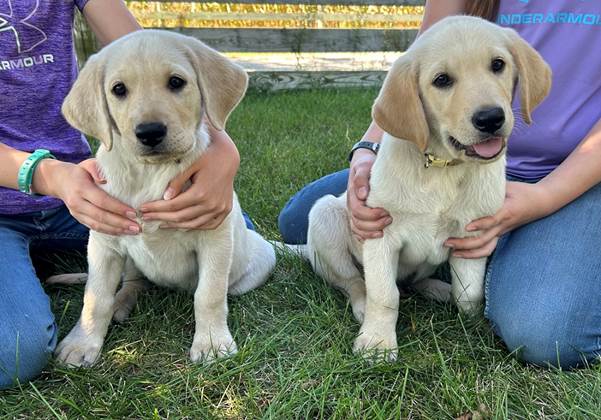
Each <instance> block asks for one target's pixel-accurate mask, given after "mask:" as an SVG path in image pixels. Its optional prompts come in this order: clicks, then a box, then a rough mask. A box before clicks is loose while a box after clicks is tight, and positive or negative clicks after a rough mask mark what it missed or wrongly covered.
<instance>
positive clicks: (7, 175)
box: [0, 143, 31, 190]
mask: <svg viewBox="0 0 601 420" xmlns="http://www.w3.org/2000/svg"><path fill="white" fill-rule="evenodd" d="M30 154H31V153H27V152H22V151H20V150H17V149H13V148H12V147H9V146H7V145H5V144H2V143H0V185H1V186H3V187H6V188H12V189H14V190H16V189H18V188H19V186H18V182H17V177H18V174H19V168H20V167H21V165H22V164H23V162H25V159H27V158H28V157H29V155H30Z"/></svg>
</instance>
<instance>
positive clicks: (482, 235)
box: [445, 182, 550, 258]
mask: <svg viewBox="0 0 601 420" xmlns="http://www.w3.org/2000/svg"><path fill="white" fill-rule="evenodd" d="M549 208H550V206H549V200H548V197H547V193H546V191H545V190H544V189H543V188H542V187H541V186H540V185H537V184H528V183H525V182H508V183H507V190H506V194H505V202H504V203H503V207H501V209H500V210H499V211H498V212H497V213H496V214H494V215H493V216H487V217H482V218H480V219H476V220H474V221H472V222H471V223H469V224H468V225H467V226H466V229H465V230H466V231H468V232H477V231H478V232H479V234H478V235H477V236H474V237H469V238H449V239H448V240H447V241H446V242H445V246H447V247H450V248H452V249H453V256H454V257H459V258H482V257H488V256H489V255H491V254H492V253H493V251H494V250H495V247H496V246H497V241H498V239H499V237H501V236H502V235H503V234H505V233H507V232H509V231H511V230H513V229H516V228H518V227H520V226H522V225H525V224H527V223H530V222H532V221H534V220H537V219H540V218H542V217H545V216H547V215H548V214H549V213H550V211H549Z"/></svg>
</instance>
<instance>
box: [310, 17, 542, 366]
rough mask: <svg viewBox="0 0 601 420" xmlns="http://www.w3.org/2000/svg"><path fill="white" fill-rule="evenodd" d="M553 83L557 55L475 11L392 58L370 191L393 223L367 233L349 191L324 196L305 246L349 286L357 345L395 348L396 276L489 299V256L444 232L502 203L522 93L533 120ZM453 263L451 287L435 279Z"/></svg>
mask: <svg viewBox="0 0 601 420" xmlns="http://www.w3.org/2000/svg"><path fill="white" fill-rule="evenodd" d="M550 83H551V72H550V69H549V67H548V66H547V64H546V63H545V62H544V60H543V59H542V57H541V56H540V55H539V54H538V53H537V52H536V51H535V50H534V49H533V48H532V47H530V46H529V45H528V44H527V43H526V42H525V41H524V40H522V39H521V38H520V37H519V36H518V35H517V34H516V33H515V32H514V31H513V30H511V29H503V28H501V27H499V26H497V25H494V24H492V23H490V22H487V21H484V20H482V19H479V18H475V17H467V16H456V17H450V18H446V19H444V20H442V21H440V22H439V23H437V24H435V25H433V26H432V27H431V28H430V29H428V30H427V31H426V32H425V33H424V34H423V35H422V36H420V37H419V38H418V39H417V40H416V41H415V43H414V44H413V45H412V46H411V48H410V49H409V50H408V51H407V52H406V53H405V54H404V55H403V56H401V57H400V58H399V59H398V60H397V61H396V62H395V63H394V65H393V67H392V69H391V70H390V71H389V72H388V75H387V76H386V80H385V81H384V85H383V86H382V89H381V91H380V94H379V96H378V98H377V99H376V101H375V104H374V107H373V111H372V116H373V119H374V120H375V122H376V123H377V124H378V125H379V126H380V127H381V128H382V129H383V130H384V131H385V135H384V137H383V139H382V147H381V149H380V151H379V153H378V157H377V159H376V162H375V163H374V166H373V168H372V172H371V179H370V194H369V197H368V199H367V204H368V206H370V207H374V208H376V207H380V208H384V209H386V210H387V211H388V212H389V213H390V215H391V216H392V218H393V222H392V223H391V224H390V225H389V226H388V227H386V229H385V230H384V236H383V237H382V238H379V239H369V240H366V241H365V242H359V241H358V240H357V239H356V238H355V237H354V236H353V235H352V234H351V228H350V221H349V218H350V215H349V212H348V210H347V206H346V194H344V195H342V196H341V197H334V196H331V195H330V196H325V197H323V198H321V199H320V200H319V201H317V203H316V204H315V205H314V206H313V208H312V209H311V212H310V214H309V231H308V244H307V247H306V248H305V249H302V251H303V253H304V254H305V256H306V257H307V258H309V259H310V261H311V264H312V266H313V268H314V269H315V271H316V272H317V273H318V274H320V275H321V276H322V277H323V278H324V279H325V280H327V281H328V282H329V283H330V284H331V285H333V286H335V287H337V288H339V289H342V290H343V291H344V292H345V294H346V295H347V296H349V298H350V303H351V305H352V308H353V314H354V315H355V318H356V319H357V320H358V321H359V322H360V323H361V324H362V325H361V330H360V332H359V335H358V337H357V339H356V340H355V344H354V349H355V351H358V352H367V353H373V352H374V351H375V352H376V353H378V352H380V353H381V354H380V356H381V355H382V354H384V355H385V357H386V359H388V360H393V359H395V358H396V354H397V336H396V321H397V317H398V309H399V291H398V289H397V282H399V283H404V284H405V285H410V286H412V287H414V288H416V289H418V290H421V291H425V292H427V293H428V294H432V295H434V297H436V298H439V299H444V300H447V299H451V298H452V299H453V301H454V302H455V303H456V304H457V306H458V307H459V309H460V310H462V311H467V312H472V313H473V312H474V311H476V310H477V309H478V308H479V307H480V304H481V303H482V301H483V298H484V287H483V285H484V271H485V267H486V258H479V259H462V258H457V257H453V256H452V255H451V254H450V250H449V248H447V247H445V246H444V242H445V241H446V240H447V239H448V238H449V237H464V236H470V235H472V236H473V235H476V234H477V232H475V233H469V234H468V233H466V232H465V226H466V225H467V224H468V223H469V222H471V221H472V220H475V219H478V218H480V217H484V216H488V215H491V214H495V213H496V211H497V210H498V209H499V208H500V207H501V206H502V204H503V200H504V198H505V150H506V144H507V139H508V137H509V135H510V133H511V130H512V129H513V125H514V114H513V110H512V100H513V94H514V92H519V93H520V99H521V113H522V116H523V121H524V122H526V123H530V120H531V118H530V114H531V112H532V110H533V109H534V108H535V107H536V106H537V105H538V104H539V103H540V102H541V101H542V100H543V99H544V98H545V97H546V95H547V93H548V92H549V89H550ZM445 261H448V262H449V263H450V265H451V268H452V270H451V271H452V285H451V286H447V285H446V284H444V283H442V282H440V281H438V280H435V279H431V278H430V276H431V275H432V274H433V273H434V272H435V270H436V268H437V267H438V266H439V265H440V264H442V263H444V262H445ZM362 269H363V270H362ZM362 271H363V272H362Z"/></svg>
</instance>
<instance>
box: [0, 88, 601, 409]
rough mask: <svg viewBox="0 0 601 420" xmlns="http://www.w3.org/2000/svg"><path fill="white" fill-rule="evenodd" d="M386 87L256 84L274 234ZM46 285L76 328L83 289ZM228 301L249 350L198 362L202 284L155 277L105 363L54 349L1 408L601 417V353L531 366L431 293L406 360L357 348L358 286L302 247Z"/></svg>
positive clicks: (405, 312) (253, 191) (246, 157)
mask: <svg viewBox="0 0 601 420" xmlns="http://www.w3.org/2000/svg"><path fill="white" fill-rule="evenodd" d="M375 93H376V92H375V91H373V90H344V91H333V90H329V91H320V92H317V91H314V92H290V93H279V94H259V93H250V94H249V95H248V96H247V97H246V99H245V100H244V102H243V104H242V105H241V106H240V108H239V109H238V110H237V111H236V112H235V114H234V115H233V117H232V119H231V122H230V125H229V131H230V133H231V134H232V137H233V138H234V139H235V140H236V142H237V144H238V147H239V149H240V152H241V155H242V157H243V159H242V165H241V169H240V174H239V177H238V179H237V191H238V193H239V195H240V200H241V202H242V204H243V207H244V208H245V209H246V210H247V211H248V212H249V213H250V214H251V215H252V217H253V219H254V220H255V222H256V223H257V226H258V229H259V230H260V231H261V233H263V234H264V235H265V236H267V237H269V238H277V237H278V233H277V225H276V218H277V214H278V212H279V209H280V208H281V207H282V206H283V205H284V204H285V202H286V200H287V199H288V197H289V196H290V195H291V194H293V193H294V192H295V191H297V190H298V189H299V188H300V187H301V186H303V185H304V184H305V183H307V182H309V181H311V180H313V179H314V178H316V177H319V176H322V175H325V174H328V173H330V172H332V171H335V170H338V169H340V168H343V167H344V166H345V165H346V162H345V159H346V153H347V150H348V148H349V147H350V145H351V144H352V143H354V142H355V141H356V139H358V138H359V136H360V135H361V134H362V131H363V130H364V129H365V128H366V127H367V124H368V123H369V110H370V105H371V102H372V100H373V98H374V96H375ZM71 264H73V263H71ZM74 269H75V268H74ZM47 291H48V293H49V294H50V296H51V297H52V301H53V308H54V311H55V314H56V316H57V320H58V323H59V327H60V331H61V337H62V336H63V335H65V334H66V333H67V332H68V331H69V329H70V328H71V327H72V326H73V324H74V323H75V321H76V319H77V317H78V315H79V311H80V309H81V304H82V303H81V301H82V292H83V287H49V288H48V290H47ZM229 307H230V318H229V324H230V327H231V331H232V333H233V335H234V337H235V338H236V341H237V343H238V347H239V353H238V354H237V355H236V356H235V357H233V358H232V359H229V360H225V361H220V362H216V363H213V364H211V365H209V366H202V365H193V364H191V363H189V361H188V359H187V351H188V348H189V346H190V344H191V340H192V334H193V328H194V322H193V310H192V299H191V297H190V296H188V295H186V294H182V293H175V292H172V291H168V290H164V289H152V290H151V291H149V292H148V293H147V294H146V295H144V296H143V297H142V298H141V300H140V301H139V303H138V306H137V308H136V309H135V310H134V312H133V314H132V318H131V319H130V320H129V321H128V322H127V323H126V324H124V325H113V326H112V327H111V328H110V330H109V333H108V336H107V339H106V343H105V347H104V350H103V353H102V358H101V360H100V362H99V363H98V364H97V365H96V366H94V367H93V368H91V369H87V370H84V369H78V370H69V369H64V368H62V367H60V366H58V365H55V364H52V363H51V364H50V365H49V367H48V368H47V370H46V371H45V372H44V374H43V375H42V376H41V377H40V378H39V379H37V380H36V381H34V382H33V383H29V384H22V385H21V386H20V387H18V388H16V389H13V390H10V391H5V392H2V393H0V417H3V416H6V417H9V418H12V417H17V418H22V417H32V418H47V417H60V418H62V417H69V418H76V417H109V418H142V417H143V418H150V417H157V418H164V417H165V418H166V417H170V418H182V417H189V418H214V417H231V418H257V417H266V418H276V419H290V418H307V417H310V418H336V419H337V418H342V419H349V418H369V419H371V418H374V419H384V418H399V417H402V418H406V417H411V418H427V419H442V418H453V417H458V416H461V415H463V414H465V413H467V412H473V411H475V410H477V409H478V408H479V407H484V409H483V410H481V412H484V417H492V418H541V417H549V418H583V419H590V418H596V417H600V416H601V375H600V369H599V368H598V367H594V368H592V369H589V370H580V371H577V372H574V373H565V372H561V371H551V370H542V369H536V368H532V367H524V366H523V365H521V364H520V363H518V362H516V361H515V360H514V359H513V358H512V357H511V355H509V354H508V352H507V351H506V349H504V347H503V345H502V344H501V343H500V342H499V341H498V340H497V339H496V338H495V337H494V336H493V334H492V333H491V331H490V329H489V327H488V324H487V323H486V321H485V320H483V319H481V318H476V319H465V318H461V317H460V316H459V315H458V314H457V312H456V310H455V309H453V308H452V307H450V306H445V305H440V304H435V303H432V302H430V301H428V300H425V299H423V298H421V297H411V298H408V299H404V300H402V302H401V308H400V314H399V323H398V336H399V346H400V350H399V362H397V363H394V364H376V365H369V364H367V363H365V362H364V361H363V360H361V358H359V357H357V356H355V355H353V354H352V351H351V346H352V342H353V339H354V337H355V335H356V334H357V332H358V325H357V323H356V322H355V321H354V319H353V317H352V313H351V311H350V307H349V306H348V305H347V303H346V301H345V299H344V298H343V297H342V296H341V294H340V293H339V292H337V291H335V290H333V289H332V288H330V287H328V286H326V285H325V284H324V282H323V281H322V280H321V279H319V278H318V277H317V276H315V275H314V274H312V272H311V270H310V268H309V267H308V266H307V265H306V264H305V263H303V262H301V261H299V260H298V259H296V258H294V257H291V256H280V259H279V261H278V265H277V268H276V270H275V273H274V274H273V276H272V277H271V279H270V280H269V282H268V283H267V284H266V285H265V286H263V287H261V288H260V289H258V290H255V291H253V292H251V293H248V294H247V295H244V296H242V297H237V298H231V299H230V301H229ZM0 322H1V321H0Z"/></svg>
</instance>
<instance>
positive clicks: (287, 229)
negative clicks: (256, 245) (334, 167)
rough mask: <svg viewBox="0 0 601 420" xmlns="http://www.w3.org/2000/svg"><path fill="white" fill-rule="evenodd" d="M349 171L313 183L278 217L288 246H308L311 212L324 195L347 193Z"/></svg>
mask: <svg viewBox="0 0 601 420" xmlns="http://www.w3.org/2000/svg"><path fill="white" fill-rule="evenodd" d="M348 174H349V170H348V169H345V170H343V171H340V172H335V173H333V174H330V175H327V176H324V177H323V178H320V179H318V180H317V181H313V182H312V183H310V184H309V185H306V186H305V187H303V189H301V190H300V191H299V192H297V193H296V194H295V195H294V196H292V198H291V199H290V200H288V203H286V206H284V208H283V209H282V211H281V213H280V216H279V217H278V227H279V228H280V233H281V234H282V239H283V240H284V242H285V243H287V244H306V243H307V228H308V227H309V212H310V211H311V207H313V204H315V202H316V201H317V200H319V199H320V198H321V197H323V196H324V195H328V194H332V195H336V196H338V195H340V194H342V193H343V192H345V191H346V185H347V182H348Z"/></svg>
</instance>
